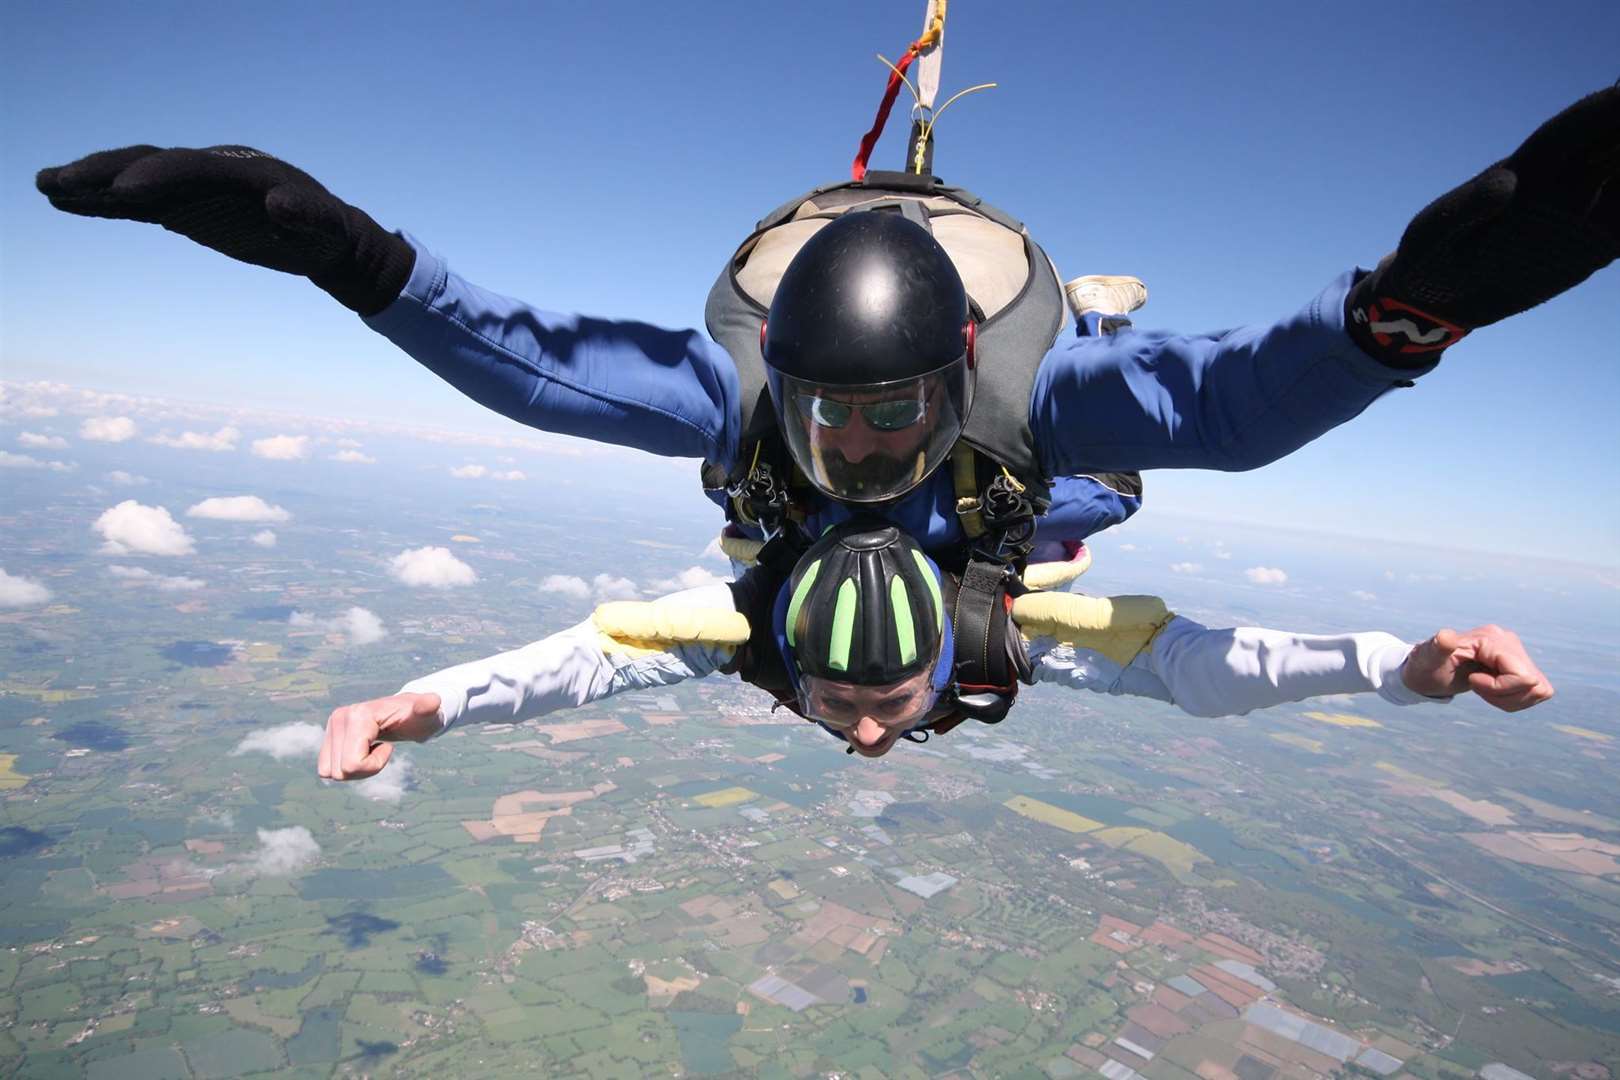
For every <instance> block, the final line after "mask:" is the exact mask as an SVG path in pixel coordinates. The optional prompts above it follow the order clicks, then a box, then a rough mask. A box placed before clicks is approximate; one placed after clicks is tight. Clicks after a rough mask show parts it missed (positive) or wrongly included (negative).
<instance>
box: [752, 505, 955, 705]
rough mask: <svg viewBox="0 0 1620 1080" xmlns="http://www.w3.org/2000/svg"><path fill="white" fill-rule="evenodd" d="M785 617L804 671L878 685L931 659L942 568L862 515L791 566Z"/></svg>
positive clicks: (941, 613)
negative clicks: (863, 518)
mask: <svg viewBox="0 0 1620 1080" xmlns="http://www.w3.org/2000/svg"><path fill="white" fill-rule="evenodd" d="M786 596H787V611H786V614H785V617H784V619H783V622H782V628H783V632H784V635H785V641H786V645H787V649H786V650H785V652H787V653H788V654H789V657H788V658H789V659H790V661H794V662H796V663H797V667H798V675H800V676H808V677H812V678H821V679H830V680H833V681H836V682H848V683H857V684H860V685H865V686H880V685H886V684H888V683H892V682H898V681H900V680H902V679H905V678H908V677H910V676H912V675H915V674H916V673H917V672H919V671H922V670H924V669H926V668H928V667H929V666H930V665H932V664H933V663H934V661H935V659H936V658H937V657H938V655H939V651H940V642H941V639H942V637H943V634H944V625H945V605H944V602H943V600H942V599H941V597H940V592H939V574H938V571H937V570H936V569H935V568H934V565H933V563H932V562H930V561H929V560H928V558H927V557H926V556H925V555H923V553H922V550H921V549H920V548H918V547H917V544H916V542H915V541H913V540H912V539H911V538H910V537H909V536H907V535H906V534H905V533H903V532H901V531H900V530H899V529H896V528H894V527H893V526H891V525H886V524H883V523H881V522H874V521H871V520H861V519H856V520H853V521H847V522H845V523H844V524H842V525H837V526H834V527H833V528H831V529H829V530H828V531H827V532H826V533H825V534H824V535H823V536H822V537H821V539H820V540H818V541H816V543H815V544H814V545H813V546H812V547H811V548H810V550H809V551H808V552H806V553H805V555H804V557H803V558H802V559H800V560H799V563H798V565H797V566H795V567H794V568H793V576H792V577H791V578H790V579H789V581H788V587H787V589H786Z"/></svg>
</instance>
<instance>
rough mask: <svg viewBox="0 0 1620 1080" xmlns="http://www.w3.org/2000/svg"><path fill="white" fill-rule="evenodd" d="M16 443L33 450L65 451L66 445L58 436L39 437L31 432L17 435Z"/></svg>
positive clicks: (64, 440) (65, 441)
mask: <svg viewBox="0 0 1620 1080" xmlns="http://www.w3.org/2000/svg"><path fill="white" fill-rule="evenodd" d="M17 442H18V443H19V444H20V445H22V446H27V447H30V448H31V449H34V450H66V449H67V444H68V443H67V440H66V439H64V438H62V436H60V435H40V434H39V433H37V432H33V431H24V432H21V433H19V434H18V436H17Z"/></svg>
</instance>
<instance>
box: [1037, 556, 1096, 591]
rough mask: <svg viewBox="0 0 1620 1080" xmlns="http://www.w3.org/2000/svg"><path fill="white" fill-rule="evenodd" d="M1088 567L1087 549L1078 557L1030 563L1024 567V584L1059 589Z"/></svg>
mask: <svg viewBox="0 0 1620 1080" xmlns="http://www.w3.org/2000/svg"><path fill="white" fill-rule="evenodd" d="M1090 569H1091V551H1090V550H1089V549H1087V550H1086V551H1083V552H1081V554H1080V557H1079V558H1078V559H1062V560H1059V561H1058V562H1038V563H1030V564H1029V565H1028V566H1026V567H1025V568H1024V584H1025V585H1028V586H1029V587H1030V588H1032V589H1061V588H1063V587H1064V586H1065V585H1067V584H1069V583H1070V582H1071V581H1073V580H1074V579H1075V578H1077V577H1079V576H1080V575H1081V574H1083V573H1085V572H1086V571H1087V570H1090Z"/></svg>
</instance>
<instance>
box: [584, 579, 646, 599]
mask: <svg viewBox="0 0 1620 1080" xmlns="http://www.w3.org/2000/svg"><path fill="white" fill-rule="evenodd" d="M591 592H592V593H593V594H595V596H596V598H597V599H598V600H634V599H636V598H637V597H638V596H640V595H641V590H640V589H638V588H636V583H635V582H633V581H631V580H630V579H629V578H623V577H614V576H613V575H612V574H597V575H596V576H595V577H594V578H592V579H591Z"/></svg>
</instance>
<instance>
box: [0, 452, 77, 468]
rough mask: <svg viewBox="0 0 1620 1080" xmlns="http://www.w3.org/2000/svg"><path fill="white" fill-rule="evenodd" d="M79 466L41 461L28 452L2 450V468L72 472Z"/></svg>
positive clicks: (0, 456)
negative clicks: (18, 452)
mask: <svg viewBox="0 0 1620 1080" xmlns="http://www.w3.org/2000/svg"><path fill="white" fill-rule="evenodd" d="M76 468H78V466H77V465H70V464H68V463H67V462H65V461H41V460H39V458H36V457H29V456H28V455H27V454H13V453H12V452H11V451H10V450H0V469H49V470H51V471H52V472H72V471H73V470H74V469H76Z"/></svg>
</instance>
